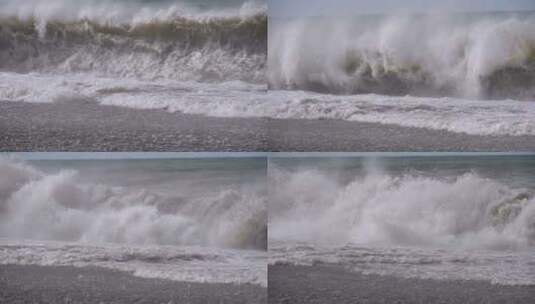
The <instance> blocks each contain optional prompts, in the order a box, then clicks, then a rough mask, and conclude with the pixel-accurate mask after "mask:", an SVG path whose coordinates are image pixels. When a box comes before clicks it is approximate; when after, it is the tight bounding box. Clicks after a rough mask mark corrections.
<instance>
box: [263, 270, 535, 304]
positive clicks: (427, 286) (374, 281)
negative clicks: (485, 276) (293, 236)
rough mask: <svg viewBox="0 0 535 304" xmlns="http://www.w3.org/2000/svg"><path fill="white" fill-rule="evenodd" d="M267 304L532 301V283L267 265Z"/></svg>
mask: <svg viewBox="0 0 535 304" xmlns="http://www.w3.org/2000/svg"><path fill="white" fill-rule="evenodd" d="M268 286H269V289H268V301H269V303H284V304H289V303H292V304H299V303H353V304H355V303H397V304H402V303H422V304H433V303H441V304H449V303H451V304H453V303H455V304H458V303H466V304H468V303H474V304H476V303H487V304H493V303H501V304H508V303H511V304H523V303H526V304H527V303H533V301H534V299H535V286H503V285H493V284H490V283H487V282H484V281H439V280H424V279H403V278H397V277H391V276H378V275H362V274H359V273H355V272H350V271H347V270H344V269H343V268H341V267H337V266H327V265H325V266H290V265H270V266H269V268H268Z"/></svg>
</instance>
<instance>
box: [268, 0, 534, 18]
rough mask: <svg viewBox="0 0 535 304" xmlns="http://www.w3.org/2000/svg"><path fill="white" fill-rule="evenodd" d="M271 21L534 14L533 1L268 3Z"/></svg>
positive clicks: (291, 0)
mask: <svg viewBox="0 0 535 304" xmlns="http://www.w3.org/2000/svg"><path fill="white" fill-rule="evenodd" d="M268 4H269V14H270V16H274V17H292V16H293V17H295V16H332V15H344V16H347V15H358V14H382V13H395V12H429V11H456V12H459V11H460V12H467V11H470V12H473V11H519V10H520V11H521V10H535V0H268Z"/></svg>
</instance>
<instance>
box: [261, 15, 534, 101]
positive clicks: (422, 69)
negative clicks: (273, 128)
mask: <svg viewBox="0 0 535 304" xmlns="http://www.w3.org/2000/svg"><path fill="white" fill-rule="evenodd" d="M272 19H273V20H272V22H270V34H269V41H270V44H269V52H268V53H269V59H268V66H269V68H268V82H269V86H270V88H272V89H290V90H295V89H301V90H310V91H316V92H321V93H334V94H367V93H375V94H384V95H409V94H410V95H413V96H434V97H437V96H449V97H462V98H471V99H522V100H534V99H535V92H534V91H533V86H534V84H535V34H534V31H533V28H535V17H534V14H533V13H532V12H527V13H473V14H420V15H414V14H412V15H409V14H398V15H362V16H358V17H351V18H334V17H332V18H331V17H308V18H293V19H283V18H280V19H277V18H272ZM270 21H271V20H270Z"/></svg>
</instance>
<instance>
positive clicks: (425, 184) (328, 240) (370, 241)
mask: <svg viewBox="0 0 535 304" xmlns="http://www.w3.org/2000/svg"><path fill="white" fill-rule="evenodd" d="M270 166H271V165H270ZM270 189H276V190H274V191H272V193H273V194H272V196H271V198H270V202H269V204H270V205H269V208H270V224H269V225H270V226H269V227H270V234H269V237H270V242H271V239H273V240H283V241H284V240H287V241H299V242H308V243H313V244H320V245H335V246H341V245H344V244H367V245H378V246H384V245H386V246H391V245H398V246H416V247H419V246H424V247H438V248H462V249H496V250H515V249H526V248H531V247H533V246H534V245H535V193H534V192H533V191H532V190H526V189H513V188H511V187H509V186H507V185H504V184H502V183H500V182H498V181H495V180H492V179H489V178H484V177H481V176H479V175H477V174H476V173H466V174H462V175H459V176H453V177H448V178H446V177H444V178H436V177H430V176H424V175H421V174H416V173H415V174H405V175H400V176H393V175H390V174H387V173H382V172H379V171H374V170H370V172H369V173H368V174H366V175H365V176H362V177H356V178H354V180H352V181H351V182H349V183H347V184H345V183H343V184H341V183H339V182H337V181H335V180H333V178H332V177H329V176H326V175H325V174H322V173H321V172H318V171H314V170H299V171H296V172H289V171H286V170H284V169H282V168H278V167H277V166H273V167H272V168H270ZM474 189H477V191H474Z"/></svg>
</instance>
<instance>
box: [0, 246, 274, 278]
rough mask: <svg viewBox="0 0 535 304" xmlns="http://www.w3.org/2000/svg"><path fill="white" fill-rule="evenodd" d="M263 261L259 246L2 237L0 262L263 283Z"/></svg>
mask: <svg viewBox="0 0 535 304" xmlns="http://www.w3.org/2000/svg"><path fill="white" fill-rule="evenodd" d="M266 261H267V253H266V252H262V251H246V250H231V249H218V248H207V247H184V246H181V247H174V246H144V247H140V246H127V245H117V244H100V245H91V244H87V243H67V242H52V241H22V240H13V239H5V238H3V239H0V265H8V264H15V265H41V266H75V267H84V266H97V267H104V268H109V269H114V270H120V271H126V272H129V273H132V274H133V275H135V276H139V277H144V278H158V279H168V280H175V281H183V282H184V281H185V282H201V283H235V284H245V283H250V284H258V285H260V286H264V287H267V267H266Z"/></svg>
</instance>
